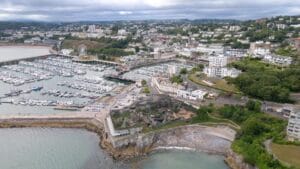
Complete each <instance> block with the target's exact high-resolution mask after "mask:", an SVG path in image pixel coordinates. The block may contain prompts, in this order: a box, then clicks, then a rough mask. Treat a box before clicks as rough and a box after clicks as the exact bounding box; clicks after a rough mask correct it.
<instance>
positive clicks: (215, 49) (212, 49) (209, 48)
mask: <svg viewBox="0 0 300 169" xmlns="http://www.w3.org/2000/svg"><path fill="white" fill-rule="evenodd" d="M196 50H197V51H198V52H202V53H207V54H213V53H215V54H222V53H223V51H224V47H223V45H222V44H211V45H207V44H199V45H198V47H197V49H196Z"/></svg>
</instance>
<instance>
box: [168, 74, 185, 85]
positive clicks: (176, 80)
mask: <svg viewBox="0 0 300 169" xmlns="http://www.w3.org/2000/svg"><path fill="white" fill-rule="evenodd" d="M170 80H171V82H172V83H177V84H180V83H182V82H183V79H182V77H181V75H174V76H172V77H171V79H170Z"/></svg>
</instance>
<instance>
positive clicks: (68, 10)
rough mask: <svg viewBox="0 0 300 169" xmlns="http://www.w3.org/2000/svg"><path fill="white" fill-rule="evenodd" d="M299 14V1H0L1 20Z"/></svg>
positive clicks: (258, 16)
mask: <svg viewBox="0 0 300 169" xmlns="http://www.w3.org/2000/svg"><path fill="white" fill-rule="evenodd" d="M299 14H300V0H252V1H249V0H0V20H21V19H32V20H43V21H79V20H80V21H82V20H122V19H177V18H178V19H182V18H187V19H199V18H230V19H252V18H260V17H269V16H274V15H299Z"/></svg>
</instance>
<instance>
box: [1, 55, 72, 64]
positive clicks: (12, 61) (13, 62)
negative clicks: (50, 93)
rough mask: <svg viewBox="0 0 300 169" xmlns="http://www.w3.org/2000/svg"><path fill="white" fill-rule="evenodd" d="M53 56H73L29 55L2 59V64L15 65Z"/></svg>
mask: <svg viewBox="0 0 300 169" xmlns="http://www.w3.org/2000/svg"><path fill="white" fill-rule="evenodd" d="M51 56H59V57H66V58H72V57H71V56H66V55H60V54H47V55H41V56H32V57H27V58H20V59H14V60H9V61H3V62H1V61H0V66H4V65H15V64H18V63H19V62H20V61H30V62H31V61H34V60H35V59H46V58H48V57H51Z"/></svg>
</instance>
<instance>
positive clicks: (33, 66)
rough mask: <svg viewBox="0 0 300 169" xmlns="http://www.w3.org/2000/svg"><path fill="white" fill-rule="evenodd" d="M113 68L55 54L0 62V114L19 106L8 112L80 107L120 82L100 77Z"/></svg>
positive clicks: (58, 110)
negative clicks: (16, 109) (80, 61)
mask: <svg viewBox="0 0 300 169" xmlns="http://www.w3.org/2000/svg"><path fill="white" fill-rule="evenodd" d="M115 71H116V70H115V69H114V67H111V66H106V65H101V64H98V65H89V64H84V63H78V62H73V61H72V59H71V58H68V57H62V56H57V55H53V56H49V57H47V58H44V59H35V60H34V61H20V62H19V63H18V64H14V65H4V66H1V67H0V85H1V86H2V88H1V89H0V107H2V108H1V109H0V114H3V113H4V114H7V113H8V112H6V111H5V110H13V109H15V108H16V107H20V106H21V107H27V108H25V109H24V110H22V112H19V111H10V112H9V113H16V112H18V113H33V114H34V113H41V112H40V109H36V108H35V107H41V108H42V109H45V111H43V112H46V113H57V112H62V111H74V110H76V111H81V109H82V108H84V107H85V106H87V105H90V104H92V103H94V102H95V101H96V99H98V98H99V97H101V96H105V95H107V93H113V92H112V91H113V89H115V88H116V87H118V86H124V84H123V83H120V82H117V81H109V80H107V79H105V78H104V77H103V76H104V75H105V74H110V73H114V72H115ZM28 106H29V107H28ZM36 110H38V111H39V112H37V111H36Z"/></svg>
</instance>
